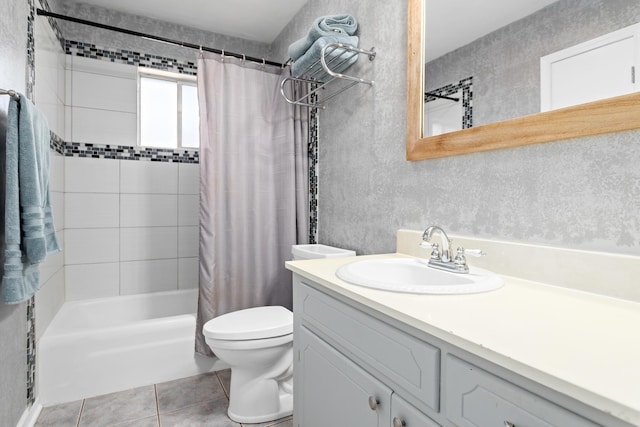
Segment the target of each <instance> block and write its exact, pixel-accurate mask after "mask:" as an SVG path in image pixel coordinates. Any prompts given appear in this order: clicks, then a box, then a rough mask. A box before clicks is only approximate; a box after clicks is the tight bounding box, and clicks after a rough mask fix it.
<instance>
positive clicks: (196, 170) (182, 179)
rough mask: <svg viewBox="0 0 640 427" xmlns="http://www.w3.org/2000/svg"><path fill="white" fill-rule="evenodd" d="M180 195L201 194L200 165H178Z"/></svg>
mask: <svg viewBox="0 0 640 427" xmlns="http://www.w3.org/2000/svg"><path fill="white" fill-rule="evenodd" d="M178 165H179V166H178V193H180V194H200V165H199V164H197V163H196V164H193V163H178Z"/></svg>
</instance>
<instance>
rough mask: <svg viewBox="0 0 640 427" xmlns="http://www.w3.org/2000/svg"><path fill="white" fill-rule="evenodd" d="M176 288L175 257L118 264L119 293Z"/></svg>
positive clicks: (129, 293)
mask: <svg viewBox="0 0 640 427" xmlns="http://www.w3.org/2000/svg"><path fill="white" fill-rule="evenodd" d="M177 289H178V262H177V260H176V259H168V260H155V261H130V262H123V263H121V264H120V294H121V295H131V294H141V293H145V292H160V291H172V290H177Z"/></svg>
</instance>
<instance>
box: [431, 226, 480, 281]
mask: <svg viewBox="0 0 640 427" xmlns="http://www.w3.org/2000/svg"><path fill="white" fill-rule="evenodd" d="M436 233H438V234H440V243H441V244H442V249H440V246H439V245H438V244H437V243H431V238H432V237H433V235H434V234H436ZM420 246H422V247H427V248H429V247H430V248H431V258H429V262H428V265H429V266H431V267H433V268H438V269H440V270H446V271H451V272H454V273H468V272H469V267H468V266H467V258H466V257H465V254H469V255H472V256H483V255H485V253H484V252H483V251H481V250H478V249H471V250H469V249H467V250H465V249H464V248H463V247H462V246H460V247H459V248H458V249H457V250H456V255H455V257H454V256H453V253H452V251H451V240H450V239H449V236H447V233H445V231H444V230H443V229H442V227H438V226H437V225H432V226H429V227H427V229H426V230H424V233H422V243H421V244H420Z"/></svg>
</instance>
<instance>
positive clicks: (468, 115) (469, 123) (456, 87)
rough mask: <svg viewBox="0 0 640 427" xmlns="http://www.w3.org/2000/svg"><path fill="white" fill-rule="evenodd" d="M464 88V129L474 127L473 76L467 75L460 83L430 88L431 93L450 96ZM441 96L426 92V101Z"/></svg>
mask: <svg viewBox="0 0 640 427" xmlns="http://www.w3.org/2000/svg"><path fill="white" fill-rule="evenodd" d="M460 90H462V111H463V113H462V129H468V128H470V127H473V77H467V78H465V79H462V80H460V81H459V82H458V83H453V84H449V85H446V86H442V87H439V88H438V89H434V90H430V91H429V93H432V94H435V95H440V96H450V95H454V94H456V93H458V91H460ZM437 99H439V98H437V97H435V96H430V95H427V94H425V96H424V102H425V103H426V102H431V101H435V100H437Z"/></svg>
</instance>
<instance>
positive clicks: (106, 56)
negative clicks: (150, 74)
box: [64, 40, 198, 76]
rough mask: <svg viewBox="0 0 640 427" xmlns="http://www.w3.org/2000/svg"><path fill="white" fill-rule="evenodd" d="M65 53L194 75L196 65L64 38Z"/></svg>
mask: <svg viewBox="0 0 640 427" xmlns="http://www.w3.org/2000/svg"><path fill="white" fill-rule="evenodd" d="M64 50H65V53H66V54H67V55H72V56H81V57H84V58H92V59H98V60H100V61H110V62H117V63H120V64H127V65H135V66H138V67H145V68H154V69H156V70H164V71H173V72H176V73H181V74H188V75H190V76H195V75H196V73H197V69H198V67H197V65H196V63H195V62H191V61H180V60H178V59H175V58H168V57H165V56H159V55H151V54H148V53H140V52H135V51H131V50H124V49H109V48H106V47H102V46H97V45H95V44H91V43H84V42H79V41H74V40H65V48H64Z"/></svg>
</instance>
